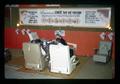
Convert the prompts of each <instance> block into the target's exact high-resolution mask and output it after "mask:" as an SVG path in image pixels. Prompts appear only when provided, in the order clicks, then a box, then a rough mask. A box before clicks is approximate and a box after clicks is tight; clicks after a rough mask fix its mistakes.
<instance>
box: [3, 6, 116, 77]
mask: <svg viewBox="0 0 120 84" xmlns="http://www.w3.org/2000/svg"><path fill="white" fill-rule="evenodd" d="M89 7H90V8H89ZM58 9H59V10H58ZM4 39H5V40H4V43H5V45H4V47H5V48H4V58H5V78H12V77H13V78H20V77H24V79H25V75H23V76H18V75H14V76H13V75H12V73H11V74H10V72H9V69H8V68H9V67H14V69H15V72H14V73H17V72H23V73H35V74H36V73H37V75H39V77H38V78H46V77H48V79H49V78H53V79H54V78H58V79H59V78H60V79H61V78H62V79H82V78H83V79H84V78H90V79H91V78H93V79H94V78H98V79H99V78H102V79H104V78H106V79H112V78H114V77H115V71H114V69H115V65H114V64H115V32H114V9H113V7H109V6H108V7H106V6H103V7H99V6H93V5H92V6H91V5H90V6H88V5H85V6H76V7H72V6H71V7H70V6H66V5H65V6H64V5H62V6H61V5H55V6H53V7H51V5H50V7H49V6H48V5H34V6H32V5H6V7H5V32H4ZM6 67H7V68H6ZM12 69H13V68H12ZM17 74H18V73H17ZM41 75H44V77H42V76H41ZM45 76H46V77H45ZM29 77H30V76H29ZM29 77H26V78H29ZM34 78H37V76H35V77H34ZM21 79H22V78H21Z"/></svg>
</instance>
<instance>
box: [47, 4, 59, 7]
mask: <svg viewBox="0 0 120 84" xmlns="http://www.w3.org/2000/svg"><path fill="white" fill-rule="evenodd" d="M46 6H47V7H60V5H59V4H46Z"/></svg>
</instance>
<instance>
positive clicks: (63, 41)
mask: <svg viewBox="0 0 120 84" xmlns="http://www.w3.org/2000/svg"><path fill="white" fill-rule="evenodd" d="M55 41H56V42H57V43H61V44H63V45H68V44H69V43H68V44H67V42H66V41H65V40H64V39H63V38H62V36H61V35H59V34H56V40H55ZM71 45H72V44H71ZM73 55H74V52H73V49H72V48H70V57H71V56H73Z"/></svg>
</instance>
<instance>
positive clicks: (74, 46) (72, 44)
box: [67, 42, 77, 49]
mask: <svg viewBox="0 0 120 84" xmlns="http://www.w3.org/2000/svg"><path fill="white" fill-rule="evenodd" d="M67 44H68V45H71V46H73V48H74V49H76V48H77V44H74V43H70V42H67Z"/></svg>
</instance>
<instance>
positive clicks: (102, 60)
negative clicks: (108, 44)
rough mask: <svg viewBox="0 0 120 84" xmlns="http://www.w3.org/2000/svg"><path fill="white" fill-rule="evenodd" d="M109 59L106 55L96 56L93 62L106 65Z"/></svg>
mask: <svg viewBox="0 0 120 84" xmlns="http://www.w3.org/2000/svg"><path fill="white" fill-rule="evenodd" d="M107 59H108V56H105V55H94V56H93V60H94V61H96V62H103V63H106V62H107Z"/></svg>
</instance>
